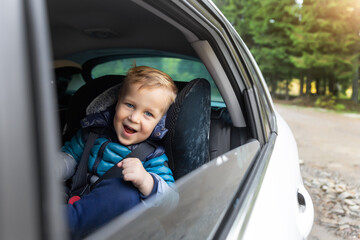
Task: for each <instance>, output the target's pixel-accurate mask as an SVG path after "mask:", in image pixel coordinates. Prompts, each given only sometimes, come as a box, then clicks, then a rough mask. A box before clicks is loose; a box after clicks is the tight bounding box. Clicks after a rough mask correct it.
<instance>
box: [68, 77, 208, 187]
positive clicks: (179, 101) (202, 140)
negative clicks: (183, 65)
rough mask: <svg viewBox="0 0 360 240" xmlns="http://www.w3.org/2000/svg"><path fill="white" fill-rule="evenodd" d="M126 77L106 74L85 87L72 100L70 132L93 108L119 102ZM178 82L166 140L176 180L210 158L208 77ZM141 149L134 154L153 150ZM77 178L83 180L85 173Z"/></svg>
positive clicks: (118, 175)
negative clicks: (119, 91)
mask: <svg viewBox="0 0 360 240" xmlns="http://www.w3.org/2000/svg"><path fill="white" fill-rule="evenodd" d="M123 79H124V76H105V77H101V78H98V79H95V80H93V81H91V82H88V83H86V84H85V85H84V86H82V87H81V88H80V89H79V90H78V91H77V92H76V93H75V94H74V96H73V99H72V101H71V102H70V106H69V113H68V122H67V124H68V132H67V134H68V135H73V134H75V132H76V131H77V130H78V129H80V124H79V122H80V120H81V119H82V118H84V117H85V116H86V114H88V113H89V112H91V111H93V110H92V109H96V108H98V107H99V106H103V107H106V106H110V105H112V104H114V103H116V101H117V99H118V95H117V94H118V90H119V88H120V85H121V83H122V81H123ZM177 85H178V88H181V89H179V93H178V95H177V97H176V100H175V103H173V104H172V105H171V106H170V108H169V110H168V113H167V118H166V128H167V129H168V133H167V134H166V135H165V138H164V139H163V145H164V147H165V153H166V155H167V156H168V159H169V167H170V168H171V170H172V171H173V175H174V178H175V180H176V179H178V178H180V177H182V176H184V175H185V174H187V173H189V172H191V171H192V170H194V169H196V168H198V167H200V166H201V165H203V164H204V163H206V162H208V161H209V131H210V112H211V106H210V84H209V83H208V81H207V80H205V79H202V78H198V79H194V80H192V81H190V82H189V83H187V84H185V83H184V82H181V83H180V82H179V83H177ZM184 85H185V86H184ZM138 148H140V149H144V150H143V151H138V153H135V154H139V155H141V154H142V155H145V156H146V155H147V154H144V153H145V152H146V151H151V146H150V148H149V146H144V147H140V146H139V147H138ZM138 148H136V149H138ZM146 148H147V150H146ZM84 152H85V151H84ZM133 157H135V156H133ZM139 158H140V157H139ZM80 162H81V160H80ZM80 165H81V163H79V166H78V168H81V166H80ZM86 166H87V163H86V164H83V166H82V168H85V169H86ZM116 170H118V169H114V171H115V172H116V173H109V174H108V173H105V174H104V176H105V178H107V177H109V176H110V177H121V171H116ZM82 175H83V174H82ZM78 178H81V179H84V178H86V175H85V177H84V176H79V177H78Z"/></svg>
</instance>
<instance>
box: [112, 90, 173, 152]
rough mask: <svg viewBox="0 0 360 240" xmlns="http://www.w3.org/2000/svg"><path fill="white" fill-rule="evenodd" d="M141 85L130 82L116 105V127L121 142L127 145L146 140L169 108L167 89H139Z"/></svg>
mask: <svg viewBox="0 0 360 240" xmlns="http://www.w3.org/2000/svg"><path fill="white" fill-rule="evenodd" d="M139 86H140V85H139V84H130V86H129V87H128V89H127V90H128V91H127V92H126V95H125V96H124V97H123V98H119V100H118V103H117V105H116V113H115V117H114V128H115V131H116V134H117V137H118V140H119V142H120V143H121V144H123V145H125V146H128V145H131V144H135V143H140V142H142V141H144V140H146V139H147V138H148V137H149V136H150V135H151V133H152V131H153V130H154V128H155V126H156V124H157V123H158V122H159V121H160V119H161V118H162V116H163V115H164V113H165V111H166V110H167V108H168V99H167V97H168V92H167V90H166V89H164V88H150V89H149V88H143V89H138V88H139Z"/></svg>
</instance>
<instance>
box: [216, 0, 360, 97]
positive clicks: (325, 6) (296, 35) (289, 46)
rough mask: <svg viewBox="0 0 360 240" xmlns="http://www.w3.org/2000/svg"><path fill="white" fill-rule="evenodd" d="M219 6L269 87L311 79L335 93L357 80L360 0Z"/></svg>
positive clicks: (238, 1)
mask: <svg viewBox="0 0 360 240" xmlns="http://www.w3.org/2000/svg"><path fill="white" fill-rule="evenodd" d="M214 2H215V4H217V5H218V6H219V8H220V9H221V10H222V11H223V13H224V15H225V16H227V18H228V19H230V21H231V23H232V24H233V25H234V27H235V29H236V30H237V31H238V32H239V34H240V36H242V38H243V40H244V41H245V43H246V44H247V45H248V47H249V48H250V51H251V52H252V54H253V55H254V57H255V59H256V60H257V62H258V64H259V67H260V69H261V70H262V72H263V75H264V77H265V79H266V80H267V82H268V83H271V82H278V81H282V80H284V79H292V78H301V77H302V76H306V78H307V79H308V80H309V81H308V82H309V83H311V82H312V81H313V80H317V82H319V81H320V82H321V86H322V87H323V86H325V85H328V88H329V90H330V92H333V93H334V94H336V88H335V87H334V86H336V85H341V86H343V87H345V86H349V85H351V82H353V81H355V80H353V79H356V76H355V75H354V74H355V73H356V69H357V68H358V67H359V66H358V62H359V61H357V60H356V59H358V58H359V56H360V1H359V0H341V1H339V0H303V3H302V4H301V5H299V4H296V3H295V1H294V0H252V1H249V0H214ZM354 76H355V77H354ZM272 85H273V84H272ZM273 86H276V84H275V85H273ZM323 88H324V87H323Z"/></svg>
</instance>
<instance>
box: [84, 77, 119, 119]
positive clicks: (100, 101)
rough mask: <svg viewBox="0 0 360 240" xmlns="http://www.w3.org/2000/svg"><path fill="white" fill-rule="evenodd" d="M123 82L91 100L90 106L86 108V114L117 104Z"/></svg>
mask: <svg viewBox="0 0 360 240" xmlns="http://www.w3.org/2000/svg"><path fill="white" fill-rule="evenodd" d="M120 87H121V83H120V84H118V85H115V86H113V87H111V88H109V89H107V90H105V91H104V92H103V93H101V94H100V95H99V96H97V97H96V98H95V99H94V100H92V101H91V103H90V104H89V106H88V107H87V108H86V115H89V114H92V113H96V112H101V111H104V110H106V109H107V108H108V107H110V106H111V105H113V104H115V103H116V102H117V100H118V96H119V91H120Z"/></svg>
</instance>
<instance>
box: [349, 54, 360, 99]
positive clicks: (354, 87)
mask: <svg viewBox="0 0 360 240" xmlns="http://www.w3.org/2000/svg"><path fill="white" fill-rule="evenodd" d="M351 100H352V101H353V102H354V103H358V102H359V60H358V57H356V58H355V61H354V75H353V80H352V95H351Z"/></svg>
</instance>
